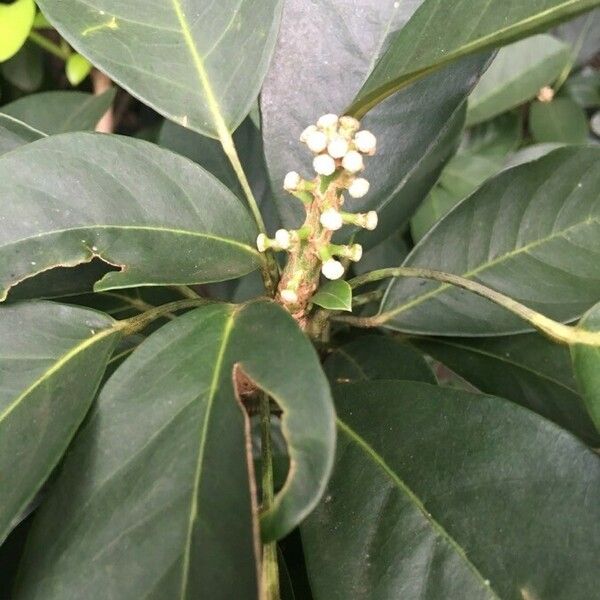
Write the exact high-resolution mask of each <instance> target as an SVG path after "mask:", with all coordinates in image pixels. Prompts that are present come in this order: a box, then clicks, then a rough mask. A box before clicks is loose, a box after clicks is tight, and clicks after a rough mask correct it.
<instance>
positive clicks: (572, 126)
mask: <svg viewBox="0 0 600 600" xmlns="http://www.w3.org/2000/svg"><path fill="white" fill-rule="evenodd" d="M529 128H530V129H531V133H532V134H533V137H534V139H535V141H536V142H538V143H540V144H548V143H559V144H582V143H584V142H585V141H586V139H587V137H588V133H589V126H588V121H587V117H586V115H585V112H584V110H583V109H582V108H581V107H580V106H579V105H578V104H576V103H575V102H574V101H573V100H571V99H569V98H556V99H555V100H552V102H534V103H533V104H532V105H531V109H530V110H529Z"/></svg>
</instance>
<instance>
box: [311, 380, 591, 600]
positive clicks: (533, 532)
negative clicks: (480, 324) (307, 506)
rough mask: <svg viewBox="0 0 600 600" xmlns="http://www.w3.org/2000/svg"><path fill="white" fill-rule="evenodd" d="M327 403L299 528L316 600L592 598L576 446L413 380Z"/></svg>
mask: <svg viewBox="0 0 600 600" xmlns="http://www.w3.org/2000/svg"><path fill="white" fill-rule="evenodd" d="M335 396H336V407H337V411H338V415H339V417H338V448H337V458H336V465H335V469H334V473H333V475H332V478H331V480H330V484H329V486H328V489H327V491H326V495H325V497H324V501H323V502H321V504H320V505H319V506H318V508H317V509H316V511H315V512H314V513H313V514H312V515H311V516H310V517H309V519H308V520H307V521H306V522H305V524H303V526H302V538H303V542H304V548H305V552H306V556H307V566H308V571H309V576H310V579H311V584H312V590H313V593H314V597H315V599H316V600H322V599H323V600H337V599H340V600H341V599H346V598H352V599H353V600H361V599H364V600H367V599H368V600H388V599H390V598H423V599H428V600H429V599H430V600H434V599H436V600H437V599H439V598H449V599H454V598H456V599H461V600H475V599H477V600H481V599H486V600H487V599H489V600H492V599H496V600H497V599H498V598H514V599H515V600H516V599H525V598H527V599H530V598H553V599H555V600H587V599H589V598H593V597H594V596H595V595H596V591H597V590H598V586H599V585H600V573H599V571H598V569H597V568H595V564H596V557H597V555H598V552H599V551H600V542H599V539H600V538H599V536H598V533H597V532H598V523H599V522H600V504H599V503H598V496H599V494H600V464H599V461H598V457H597V456H596V455H595V454H594V453H593V452H592V451H591V450H589V449H588V448H586V447H585V446H584V445H583V444H582V443H581V442H579V441H578V440H577V439H576V438H574V437H572V436H571V435H570V434H568V433H566V432H565V431H563V430H561V429H559V428H558V427H556V426H555V425H554V424H553V423H550V422H549V421H546V420H545V419H543V418H541V417H539V416H537V415H535V414H534V413H531V412H529V411H527V410H524V409H522V408H520V407H518V406H516V405H514V404H512V403H510V402H506V401H503V400H500V399H499V398H494V397H490V396H481V395H475V394H469V393H467V392H462V391H458V390H449V389H444V388H439V387H434V386H431V385H427V384H424V383H414V382H368V383H360V384H351V385H345V386H339V387H338V388H337V390H336V394H335ZM567 540H568V543H567Z"/></svg>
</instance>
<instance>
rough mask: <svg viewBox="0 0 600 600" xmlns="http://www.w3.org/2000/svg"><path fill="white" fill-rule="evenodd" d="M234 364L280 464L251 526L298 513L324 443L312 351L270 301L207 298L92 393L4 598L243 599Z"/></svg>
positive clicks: (249, 516) (249, 570) (327, 436)
mask: <svg viewBox="0 0 600 600" xmlns="http://www.w3.org/2000/svg"><path fill="white" fill-rule="evenodd" d="M236 365H237V366H238V367H239V370H238V369H236V370H235V372H234V367H235V366H236ZM240 372H243V373H245V374H246V375H247V376H248V377H249V378H250V379H252V380H253V381H254V382H256V384H257V385H258V386H259V387H261V388H262V389H265V390H267V391H268V392H269V394H270V395H271V396H272V397H273V398H274V399H275V400H276V401H277V403H278V404H279V406H280V407H281V409H282V411H283V417H282V431H283V433H284V435H285V437H286V441H287V444H288V450H289V455H290V460H291V468H290V475H289V478H288V481H287V482H286V485H285V486H284V488H283V490H282V491H281V492H280V493H279V494H278V495H277V496H276V499H275V504H274V506H273V508H272V510H271V511H269V512H267V513H263V515H262V516H261V522H262V528H263V534H264V535H265V536H266V538H272V537H278V536H281V535H284V534H286V533H288V532H289V531H290V530H291V529H292V528H293V527H295V526H296V525H297V524H298V523H299V522H300V521H301V520H302V519H303V518H304V517H305V516H306V515H307V513H308V512H309V511H310V510H311V509H312V508H313V507H314V505H315V504H316V503H317V502H318V500H319V498H320V496H321V494H322V491H323V489H324V487H325V485H326V482H327V479H328V477H329V473H330V469H331V466H332V462H333V454H334V448H335V415H334V412H333V405H332V402H331V396H330V392H329V387H328V385H327V381H326V379H325V377H324V375H323V372H322V370H321V367H320V365H319V361H318V357H317V354H316V352H315V351H314V349H313V348H312V346H311V344H310V342H309V341H308V340H307V339H306V337H305V336H304V335H303V334H302V332H301V331H300V330H299V329H298V327H297V325H296V323H295V322H294V320H293V319H292V317H291V316H290V315H289V314H287V312H286V311H284V310H283V309H282V308H281V307H279V306H277V305H276V304H274V303H271V302H256V303H251V304H248V305H244V306H231V305H211V306H206V307H203V308H199V309H197V310H194V311H191V312H189V313H187V314H186V315H184V316H183V317H180V318H178V319H176V320H175V321H173V322H172V323H170V324H168V325H166V326H165V327H163V328H162V329H160V330H159V331H158V332H156V333H155V334H153V335H152V336H150V337H149V338H148V339H147V341H146V342H144V343H143V344H142V345H141V346H140V347H139V348H138V349H137V350H136V351H135V352H134V353H133V355H132V356H131V357H130V358H129V359H127V361H125V362H124V363H123V365H121V367H119V369H118V370H117V371H116V373H115V374H114V375H113V377H112V378H111V379H110V380H109V382H108V383H107V384H106V386H105V387H104V389H103V390H102V392H101V394H100V397H99V400H98V403H97V407H96V409H95V410H94V412H93V413H92V415H91V417H90V418H89V420H88V421H87V423H86V425H85V427H84V428H83V429H82V430H81V432H80V433H79V435H78V436H77V439H76V441H75V443H74V445H73V448H72V450H71V451H70V452H69V456H68V458H67V460H66V462H65V465H64V468H63V471H62V472H61V474H60V476H59V478H58V481H57V482H56V484H55V485H54V486H53V489H52V491H51V493H50V495H49V497H48V498H47V500H46V501H45V502H44V505H43V506H42V507H41V509H40V512H39V516H38V518H37V520H36V523H34V528H33V531H32V533H31V535H30V538H29V544H28V548H27V551H26V557H25V559H24V562H23V565H22V568H21V574H22V577H21V580H20V582H19V585H18V589H17V593H16V595H15V598H44V599H46V600H51V599H52V598H57V599H58V598H60V599H61V600H62V599H64V598H69V597H70V598H73V597H80V598H84V597H85V598H89V597H92V598H93V597H95V596H96V595H97V593H98V590H102V594H103V595H105V596H106V597H117V598H143V597H147V596H151V597H154V598H199V597H204V596H208V597H210V598H222V599H224V600H229V599H231V598H244V599H245V598H249V599H250V598H256V587H257V577H256V568H255V561H254V560H253V557H256V555H255V554H254V553H255V546H256V544H257V542H258V540H257V539H256V537H255V531H256V529H255V527H254V526H255V525H256V522H255V517H256V514H255V507H254V506H253V501H252V492H251V486H250V482H249V478H250V477H251V475H252V473H251V471H249V464H248V460H250V461H251V458H252V457H251V456H249V455H248V447H247V442H248V439H249V433H250V432H249V426H248V421H247V418H246V417H245V414H244V411H243V409H242V407H241V405H240V403H239V402H238V401H237V400H236V396H235V392H234V378H236V379H237V377H238V376H239V374H240ZM241 399H243V400H247V399H248V398H247V396H245V395H242V397H241Z"/></svg>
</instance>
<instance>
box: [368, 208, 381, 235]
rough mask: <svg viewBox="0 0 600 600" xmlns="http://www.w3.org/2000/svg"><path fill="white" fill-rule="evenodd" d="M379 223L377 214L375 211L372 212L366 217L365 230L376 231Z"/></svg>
mask: <svg viewBox="0 0 600 600" xmlns="http://www.w3.org/2000/svg"><path fill="white" fill-rule="evenodd" d="M378 221H379V218H378V217H377V213H376V212H375V211H374V210H370V211H369V212H368V213H367V214H366V215H365V229H368V230H369V231H373V229H375V228H376V227H377V223H378Z"/></svg>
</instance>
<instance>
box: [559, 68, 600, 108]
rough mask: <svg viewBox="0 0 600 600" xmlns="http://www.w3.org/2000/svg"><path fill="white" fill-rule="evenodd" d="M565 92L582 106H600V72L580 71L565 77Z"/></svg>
mask: <svg viewBox="0 0 600 600" xmlns="http://www.w3.org/2000/svg"><path fill="white" fill-rule="evenodd" d="M563 90H564V92H565V94H566V95H567V96H568V97H569V98H571V99H572V100H574V101H575V102H576V103H577V104H579V106H581V107H582V108H598V107H599V106H600V73H599V72H598V71H582V72H580V73H577V74H576V75H572V76H571V77H569V79H567V81H566V82H565V85H564V88H563Z"/></svg>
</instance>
